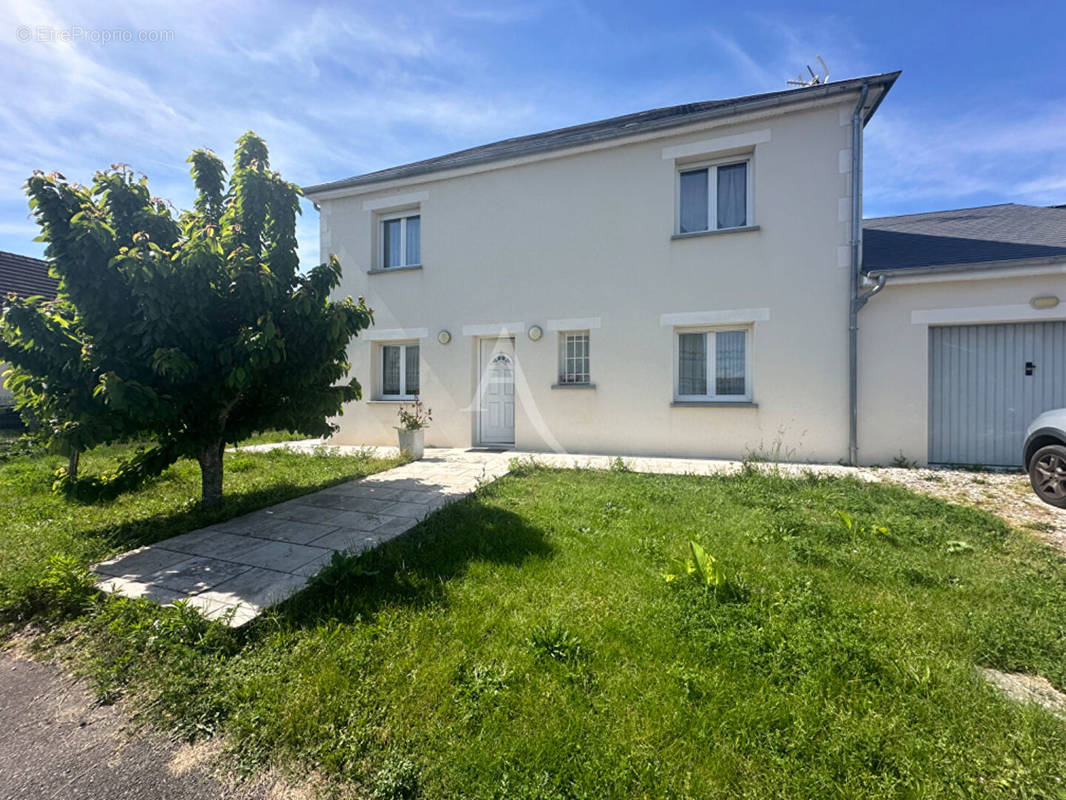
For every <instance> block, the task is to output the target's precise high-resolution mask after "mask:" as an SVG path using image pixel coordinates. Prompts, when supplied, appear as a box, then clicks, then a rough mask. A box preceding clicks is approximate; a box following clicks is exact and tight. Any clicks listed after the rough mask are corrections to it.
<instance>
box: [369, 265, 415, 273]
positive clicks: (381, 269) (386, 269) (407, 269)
mask: <svg viewBox="0 0 1066 800" xmlns="http://www.w3.org/2000/svg"><path fill="white" fill-rule="evenodd" d="M418 269H422V265H421V264H411V265H409V266H406V267H375V268H374V269H371V270H367V273H366V274H367V275H381V274H383V273H386V272H412V271H414V270H418Z"/></svg>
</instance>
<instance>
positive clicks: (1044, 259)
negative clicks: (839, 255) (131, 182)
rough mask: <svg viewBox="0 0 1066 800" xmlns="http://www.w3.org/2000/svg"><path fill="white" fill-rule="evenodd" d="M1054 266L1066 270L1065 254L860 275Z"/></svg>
mask: <svg viewBox="0 0 1066 800" xmlns="http://www.w3.org/2000/svg"><path fill="white" fill-rule="evenodd" d="M1054 265H1061V266H1063V267H1064V268H1066V254H1064V255H1058V256H1037V257H1035V258H1012V259H1006V260H1003V261H968V262H965V263H962V264H928V265H925V266H921V267H901V268H898V269H893V268H887V269H886V268H884V267H875V268H874V269H870V270H867V269H864V270H863V273H862V274H863V275H866V276H870V277H874V278H877V277H880V276H881V275H884V276H885V277H886V278H888V279H889V280H891V279H892V278H905V277H908V276H910V275H946V274H950V273H959V272H971V273H981V272H992V271H995V270H999V269H1014V268H1021V267H1042V266H1054Z"/></svg>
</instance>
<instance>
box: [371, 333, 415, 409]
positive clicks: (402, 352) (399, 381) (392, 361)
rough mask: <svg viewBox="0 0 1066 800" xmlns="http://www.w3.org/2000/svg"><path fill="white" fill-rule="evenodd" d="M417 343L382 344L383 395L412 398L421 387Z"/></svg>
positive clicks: (386, 396)
mask: <svg viewBox="0 0 1066 800" xmlns="http://www.w3.org/2000/svg"><path fill="white" fill-rule="evenodd" d="M418 352H419V347H418V345H417V344H383V345H382V346H381V397H382V398H385V399H390V400H391V399H398V400H400V399H411V398H413V397H415V396H416V395H417V394H418V392H419V389H420V388H421V387H420V386H419V376H418Z"/></svg>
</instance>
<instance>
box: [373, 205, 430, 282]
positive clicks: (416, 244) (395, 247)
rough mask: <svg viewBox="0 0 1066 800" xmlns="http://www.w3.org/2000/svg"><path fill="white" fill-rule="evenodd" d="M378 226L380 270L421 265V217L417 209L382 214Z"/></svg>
mask: <svg viewBox="0 0 1066 800" xmlns="http://www.w3.org/2000/svg"><path fill="white" fill-rule="evenodd" d="M378 225H379V226H380V227H379V230H378V238H379V240H380V243H379V246H378V265H379V268H380V269H391V268H395V267H417V266H419V265H420V264H421V263H422V217H421V215H420V214H419V213H418V209H414V210H407V211H403V212H398V213H395V214H382V215H381V216H380V217H379V221H378Z"/></svg>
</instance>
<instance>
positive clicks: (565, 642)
mask: <svg viewBox="0 0 1066 800" xmlns="http://www.w3.org/2000/svg"><path fill="white" fill-rule="evenodd" d="M526 645H527V646H528V647H529V649H530V650H532V651H533V653H534V655H536V656H537V658H545V659H550V660H554V661H562V662H567V663H575V662H578V661H587V660H588V658H589V653H588V650H587V649H586V648H585V645H584V644H582V642H581V639H579V638H578V637H577V636H575V635H574V634H573V633H571V632H570V631H569V630H567V629H566V628H564V627H563V626H562V625H559V624H557V623H555V624H551V625H538V626H537V627H536V628H534V629H533V631H532V632H531V633H530V634H529V638H528V639H526Z"/></svg>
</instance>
